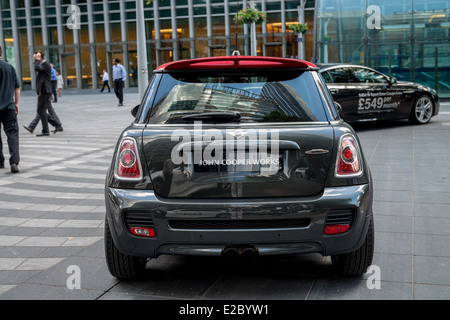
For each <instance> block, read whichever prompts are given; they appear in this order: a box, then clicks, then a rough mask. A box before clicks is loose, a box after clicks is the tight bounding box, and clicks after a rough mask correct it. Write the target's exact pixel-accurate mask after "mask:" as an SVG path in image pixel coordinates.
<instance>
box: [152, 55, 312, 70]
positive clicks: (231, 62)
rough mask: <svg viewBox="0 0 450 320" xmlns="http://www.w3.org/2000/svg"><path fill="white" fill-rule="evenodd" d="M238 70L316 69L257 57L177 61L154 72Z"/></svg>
mask: <svg viewBox="0 0 450 320" xmlns="http://www.w3.org/2000/svg"><path fill="white" fill-rule="evenodd" d="M240 68H243V69H245V68H263V69H265V68H267V69H270V68H317V67H316V66H315V65H314V64H313V63H310V62H308V61H303V60H297V59H286V58H275V57H258V56H223V57H210V58H198V59H189V60H179V61H174V62H168V63H165V64H163V65H161V66H159V67H158V68H157V69H156V70H200V69H240Z"/></svg>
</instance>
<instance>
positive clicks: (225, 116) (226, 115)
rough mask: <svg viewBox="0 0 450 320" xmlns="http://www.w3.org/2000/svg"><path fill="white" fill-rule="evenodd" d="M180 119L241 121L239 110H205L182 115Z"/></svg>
mask: <svg viewBox="0 0 450 320" xmlns="http://www.w3.org/2000/svg"><path fill="white" fill-rule="evenodd" d="M182 119H183V120H191V121H195V120H199V121H210V122H241V114H240V113H239V112H206V113H198V114H190V115H187V116H183V117H182Z"/></svg>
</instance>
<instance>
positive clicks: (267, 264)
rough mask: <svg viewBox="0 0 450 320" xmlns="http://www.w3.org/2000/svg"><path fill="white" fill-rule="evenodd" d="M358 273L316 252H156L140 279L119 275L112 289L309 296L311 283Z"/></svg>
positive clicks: (178, 295) (156, 294)
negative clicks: (232, 255) (342, 270)
mask: <svg viewBox="0 0 450 320" xmlns="http://www.w3.org/2000/svg"><path fill="white" fill-rule="evenodd" d="M361 279H363V276H361V277H353V278H350V281H348V280H345V279H344V277H338V276H336V274H335V273H334V269H333V267H332V263H331V259H330V258H329V257H323V256H322V255H320V254H301V255H287V256H259V257H257V258H256V259H255V260H253V261H247V260H243V259H239V260H237V261H228V260H226V259H224V258H223V257H198V256H168V255H166V256H160V257H159V258H157V259H152V260H150V261H149V262H148V263H147V267H146V270H145V274H144V276H143V277H142V278H141V279H138V280H132V281H120V282H119V283H118V284H117V285H116V286H115V287H114V291H115V292H126V293H127V294H131V295H136V296H140V297H144V298H145V299H205V300H210V299H270V300H277V299H286V300H289V299H291V300H292V299H295V300H297V299H307V298H308V297H309V295H310V294H311V291H312V290H313V287H314V286H315V285H318V287H319V288H321V287H324V286H325V287H327V286H329V285H330V284H331V283H340V282H341V281H344V282H345V283H346V286H348V287H352V286H361V285H363V283H364V282H362V281H361Z"/></svg>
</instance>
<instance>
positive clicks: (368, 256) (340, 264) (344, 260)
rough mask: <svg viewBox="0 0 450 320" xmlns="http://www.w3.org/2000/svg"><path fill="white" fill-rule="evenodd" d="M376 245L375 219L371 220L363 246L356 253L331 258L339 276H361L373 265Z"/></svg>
mask: <svg viewBox="0 0 450 320" xmlns="http://www.w3.org/2000/svg"><path fill="white" fill-rule="evenodd" d="M374 243H375V230H374V225H373V217H371V218H370V222H369V229H368V231H367V235H366V239H365V240H364V243H363V245H362V246H361V248H359V249H358V250H356V251H352V252H348V253H344V254H339V255H334V256H331V261H332V262H333V268H334V270H335V272H336V274H337V275H339V276H360V275H362V274H364V273H365V272H366V271H367V268H369V266H370V265H371V264H372V260H373V252H374Z"/></svg>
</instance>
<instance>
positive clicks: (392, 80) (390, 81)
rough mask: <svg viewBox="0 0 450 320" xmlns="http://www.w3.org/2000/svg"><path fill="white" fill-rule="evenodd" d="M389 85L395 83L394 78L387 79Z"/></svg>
mask: <svg viewBox="0 0 450 320" xmlns="http://www.w3.org/2000/svg"><path fill="white" fill-rule="evenodd" d="M389 83H390V84H394V83H397V78H395V77H390V78H389Z"/></svg>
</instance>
